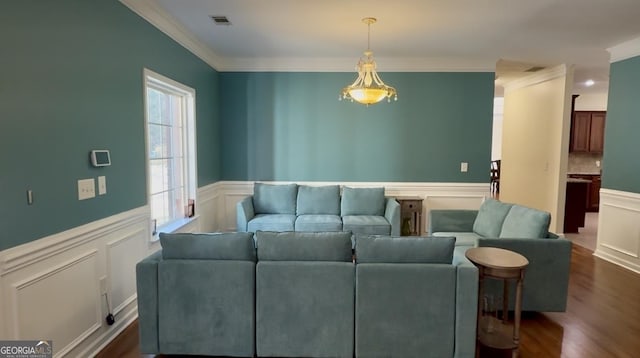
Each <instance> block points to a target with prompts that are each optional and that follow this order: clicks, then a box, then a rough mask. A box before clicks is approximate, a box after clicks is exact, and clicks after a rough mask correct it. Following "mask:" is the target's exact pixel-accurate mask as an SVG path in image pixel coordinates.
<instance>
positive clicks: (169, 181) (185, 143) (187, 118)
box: [144, 69, 196, 234]
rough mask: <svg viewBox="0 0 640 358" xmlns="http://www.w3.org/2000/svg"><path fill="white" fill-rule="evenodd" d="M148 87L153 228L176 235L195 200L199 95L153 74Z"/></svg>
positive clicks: (148, 74) (149, 74)
mask: <svg viewBox="0 0 640 358" xmlns="http://www.w3.org/2000/svg"><path fill="white" fill-rule="evenodd" d="M144 83H145V89H144V90H145V107H146V110H145V128H146V138H147V192H148V202H149V206H150V210H151V220H152V226H153V228H155V229H157V231H160V232H171V231H174V230H175V229H177V228H179V227H180V226H181V225H183V224H185V223H186V222H187V221H186V220H185V217H186V216H187V212H188V208H187V205H188V204H189V200H194V199H195V193H196V151H195V91H194V90H193V89H192V88H189V87H187V86H185V85H182V84H180V83H178V82H175V81H173V80H171V79H169V78H166V77H164V76H162V75H159V74H157V73H155V72H152V71H149V70H147V69H145V70H144ZM154 234H155V232H154Z"/></svg>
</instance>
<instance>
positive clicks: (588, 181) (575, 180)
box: [567, 178, 591, 183]
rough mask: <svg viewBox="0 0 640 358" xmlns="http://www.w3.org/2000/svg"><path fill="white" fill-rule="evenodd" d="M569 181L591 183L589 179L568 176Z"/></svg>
mask: <svg viewBox="0 0 640 358" xmlns="http://www.w3.org/2000/svg"><path fill="white" fill-rule="evenodd" d="M567 183H591V180H589V179H579V178H567Z"/></svg>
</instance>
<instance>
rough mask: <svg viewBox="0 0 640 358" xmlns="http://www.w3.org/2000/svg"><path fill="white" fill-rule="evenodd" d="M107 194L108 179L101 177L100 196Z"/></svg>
mask: <svg viewBox="0 0 640 358" xmlns="http://www.w3.org/2000/svg"><path fill="white" fill-rule="evenodd" d="M106 193H107V177H105V176H104V175H101V176H99V177H98V195H104V194H106Z"/></svg>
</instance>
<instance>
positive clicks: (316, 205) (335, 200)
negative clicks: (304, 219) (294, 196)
mask: <svg viewBox="0 0 640 358" xmlns="http://www.w3.org/2000/svg"><path fill="white" fill-rule="evenodd" d="M296 210H297V214H298V215H306V214H327V215H340V186H338V185H326V186H308V185H300V187H298V205H297V207H296Z"/></svg>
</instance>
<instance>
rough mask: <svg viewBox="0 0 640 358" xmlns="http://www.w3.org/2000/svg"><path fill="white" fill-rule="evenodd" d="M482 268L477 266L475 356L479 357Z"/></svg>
mask: <svg viewBox="0 0 640 358" xmlns="http://www.w3.org/2000/svg"><path fill="white" fill-rule="evenodd" d="M483 281H484V270H483V267H482V266H480V267H478V318H477V320H476V358H479V357H480V318H481V317H482V299H483V298H482V295H483V292H484V290H483V286H484V285H483V284H482V283H483Z"/></svg>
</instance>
